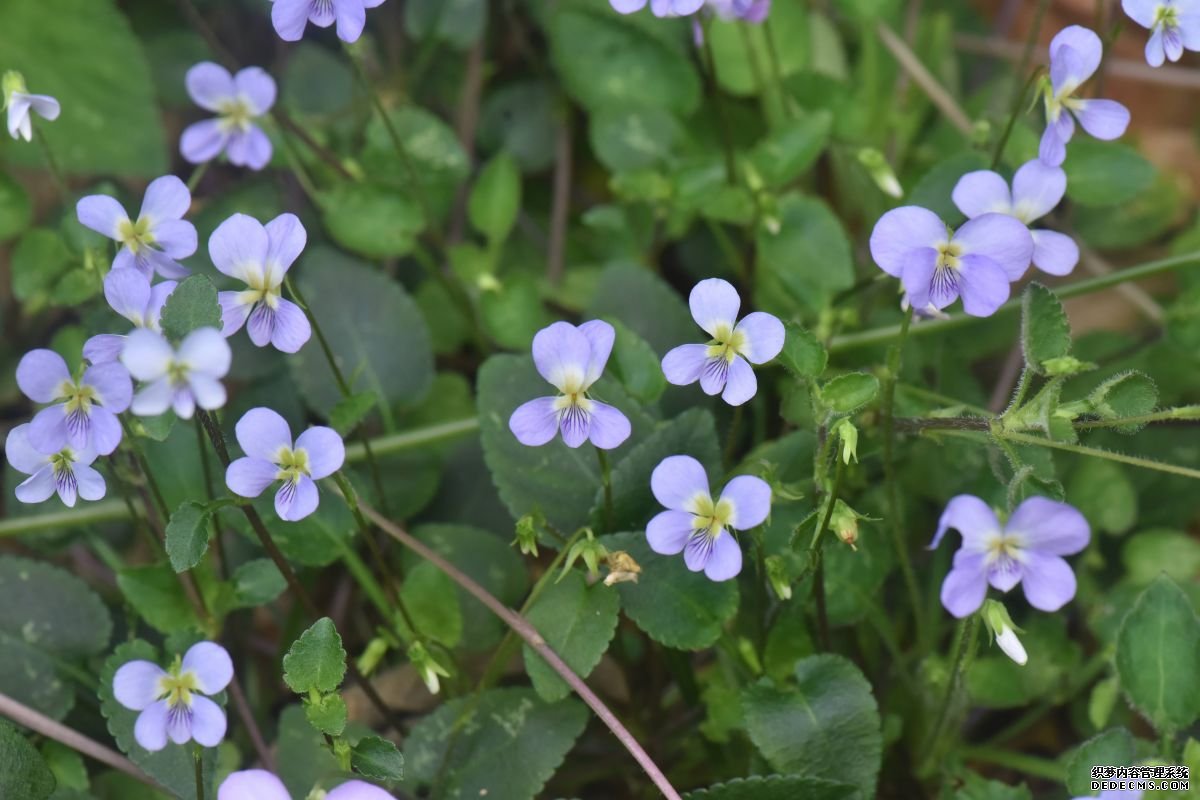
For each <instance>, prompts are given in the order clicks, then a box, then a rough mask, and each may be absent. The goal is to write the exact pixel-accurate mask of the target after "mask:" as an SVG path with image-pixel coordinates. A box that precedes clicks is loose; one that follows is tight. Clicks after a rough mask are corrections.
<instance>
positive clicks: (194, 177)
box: [187, 161, 212, 193]
mask: <svg viewBox="0 0 1200 800" xmlns="http://www.w3.org/2000/svg"><path fill="white" fill-rule="evenodd" d="M211 163H212V162H211V161H202V162H200V163H199V164H197V165H196V168H195V169H193V170H192V174H191V175H190V176H189V177H188V180H187V188H188V191H189V192H192V193H194V192H195V191H196V187H197V186H198V185H200V181H201V179H203V178H204V174H205V173H206V172H208V165H209V164H211Z"/></svg>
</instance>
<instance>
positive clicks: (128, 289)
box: [83, 269, 178, 364]
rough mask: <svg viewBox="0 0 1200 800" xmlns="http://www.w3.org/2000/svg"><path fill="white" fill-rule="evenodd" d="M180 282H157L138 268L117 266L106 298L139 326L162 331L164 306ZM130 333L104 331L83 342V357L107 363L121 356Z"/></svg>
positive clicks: (110, 275) (106, 282)
mask: <svg viewBox="0 0 1200 800" xmlns="http://www.w3.org/2000/svg"><path fill="white" fill-rule="evenodd" d="M177 285H178V284H176V283H175V281H162V282H161V283H159V284H156V285H154V286H151V285H150V279H149V278H148V277H146V276H145V275H143V274H142V273H141V272H139V271H138V270H136V269H114V270H110V271H109V273H108V274H107V275H105V276H104V298H105V299H106V300H108V305H109V306H110V307H111V308H112V310H113V311H115V312H117V313H118V314H120V315H121V316H122V317H124V318H125V319H127V320H129V321H130V322H132V323H133V326H134V327H135V328H149V329H150V330H152V331H156V332H157V331H159V330H161V329H160V328H159V324H158V321H159V318H160V317H161V316H162V309H163V306H164V305H166V303H167V298H168V297H170V296H171V292H173V291H175V287H176V286H177ZM128 338H129V337H128V336H124V335H122V334H116V333H100V334H97V335H95V336H93V337H92V338H90V339H88V340H87V341H86V342H84V344H83V357H84V358H86V359H87V360H88V361H90V362H92V363H93V364H107V363H109V362H112V361H116V360H118V359H119V358H120V357H121V350H123V349H124V347H125V340H126V339H128Z"/></svg>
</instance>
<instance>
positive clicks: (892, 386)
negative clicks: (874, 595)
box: [838, 311, 925, 645]
mask: <svg viewBox="0 0 1200 800" xmlns="http://www.w3.org/2000/svg"><path fill="white" fill-rule="evenodd" d="M911 325H912V312H911V311H909V312H907V313H905V315H904V321H903V322H901V323H900V331H899V334H898V335H897V337H896V341H895V343H894V344H893V345H892V346H891V347H890V348H889V349H888V355H887V370H886V372H885V374H884V379H883V389H882V395H883V396H882V398H881V400H880V413H881V414H882V416H883V474H884V480H885V481H886V482H887V492H888V517H889V518H890V519H889V520H888V530H889V531H890V532H891V534H892V546H893V547H895V549H896V557H897V558H898V559H899V561H900V572H901V575H902V576H903V577H904V587H905V590H906V591H907V592H908V601H909V604H910V605H911V606H912V613H913V623H914V625H915V630H916V633H917V641H918V642H920V643H921V644H922V645H924V643H925V624H924V616H923V615H922V614H921V608H922V603H921V592H920V590H918V588H917V576H916V574H915V573H914V572H913V566H912V560H911V559H910V558H909V555H908V545H907V543H906V542H905V541H904V530H905V528H904V519H903V516H902V511H901V508H900V485H899V484H900V477H899V475H898V474H897V473H896V414H895V412H896V381H898V380H899V379H900V368H901V366H902V364H903V353H904V343H905V341H906V340H907V339H908V330H909V327H910V326H911ZM838 464H839V465H840V464H841V460H840V459H839V461H838Z"/></svg>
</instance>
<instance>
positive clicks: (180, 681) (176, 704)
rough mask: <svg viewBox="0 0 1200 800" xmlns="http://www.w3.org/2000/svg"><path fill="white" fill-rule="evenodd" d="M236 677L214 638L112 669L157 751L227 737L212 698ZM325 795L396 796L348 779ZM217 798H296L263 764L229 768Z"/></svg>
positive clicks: (123, 699) (137, 727) (142, 737)
mask: <svg viewBox="0 0 1200 800" xmlns="http://www.w3.org/2000/svg"><path fill="white" fill-rule="evenodd" d="M232 680H233V660H232V659H231V658H230V657H229V652H228V651H227V650H226V649H225V648H224V647H222V646H221V645H219V644H216V643H215V642H198V643H197V644H194V645H192V646H191V647H189V648H188V650H187V652H185V653H184V654H183V655H182V656H176V657H175V660H174V661H173V662H172V663H171V665H170V666H169V667H168V668H167V669H163V668H162V667H160V666H159V665H158V664H155V663H154V662H153V661H146V660H143V659H136V660H134V661H128V662H126V663H124V664H122V665H121V667H120V668H119V669H118V670H117V671H116V673H115V674H114V675H113V681H112V689H113V697H115V698H116V700H117V702H118V703H120V704H121V705H122V706H124V707H125V708H128V709H129V710H130V711H136V712H138V716H137V721H136V722H134V726H133V736H134V739H135V740H136V741H137V743H138V745H140V746H141V747H143V748H144V749H146V750H148V751H150V752H152V753H154V752H157V751H159V750H162V749H163V748H164V747H166V746H167V743H168V742H174V743H175V744H177V745H185V744H187V743H188V742H192V741H194V742H195V743H196V744H198V745H200V746H201V747H216V746H218V745H219V744H220V743H221V740H222V739H224V738H225V729H226V724H227V723H226V718H225V711H224V710H223V709H222V708H221V706H219V705H218V704H217V703H216V701H214V700H213V699H212V698H213V697H214V696H215V695H218V694H220V693H221V692H222V691H224V690H225V687H227V686H228V685H229V684H230V682H231V681H232ZM325 797H326V800H394V798H393V797H392V795H390V794H388V793H387V792H385V791H384V790H383V789H380V788H379V787H378V786H373V785H372V784H369V783H365V782H364V781H348V782H346V783H343V784H341V785H339V786H337V787H336V788H334V789H331V790H330V791H329V793H328V794H326V795H325ZM217 800H292V797H291V795H290V794H288V791H287V789H286V788H285V787H284V785H283V782H282V781H280V780H279V778H277V777H275V776H274V775H273V774H271V773H270V772H267V771H265V770H261V769H250V770H243V771H241V772H234V773H232V774H230V775H229V776H228V777H227V778H225V780H224V781H222V782H221V785H220V787H219V788H218V789H217Z"/></svg>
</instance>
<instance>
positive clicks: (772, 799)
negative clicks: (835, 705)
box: [683, 775, 862, 800]
mask: <svg viewBox="0 0 1200 800" xmlns="http://www.w3.org/2000/svg"><path fill="white" fill-rule="evenodd" d="M799 798H803V800H862V794H861V793H860V792H859V791H858V789H857V788H856V787H854V786H851V785H850V784H848V783H838V782H836V781H827V780H825V779H823V778H811V777H808V776H806V775H766V776H763V775H755V776H753V777H751V778H734V779H733V780H731V781H725V782H724V783H717V784H714V785H712V786H709V787H708V788H707V789H697V790H696V791H694V792H688V793H687V794H685V795H684V796H683V800H799Z"/></svg>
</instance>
